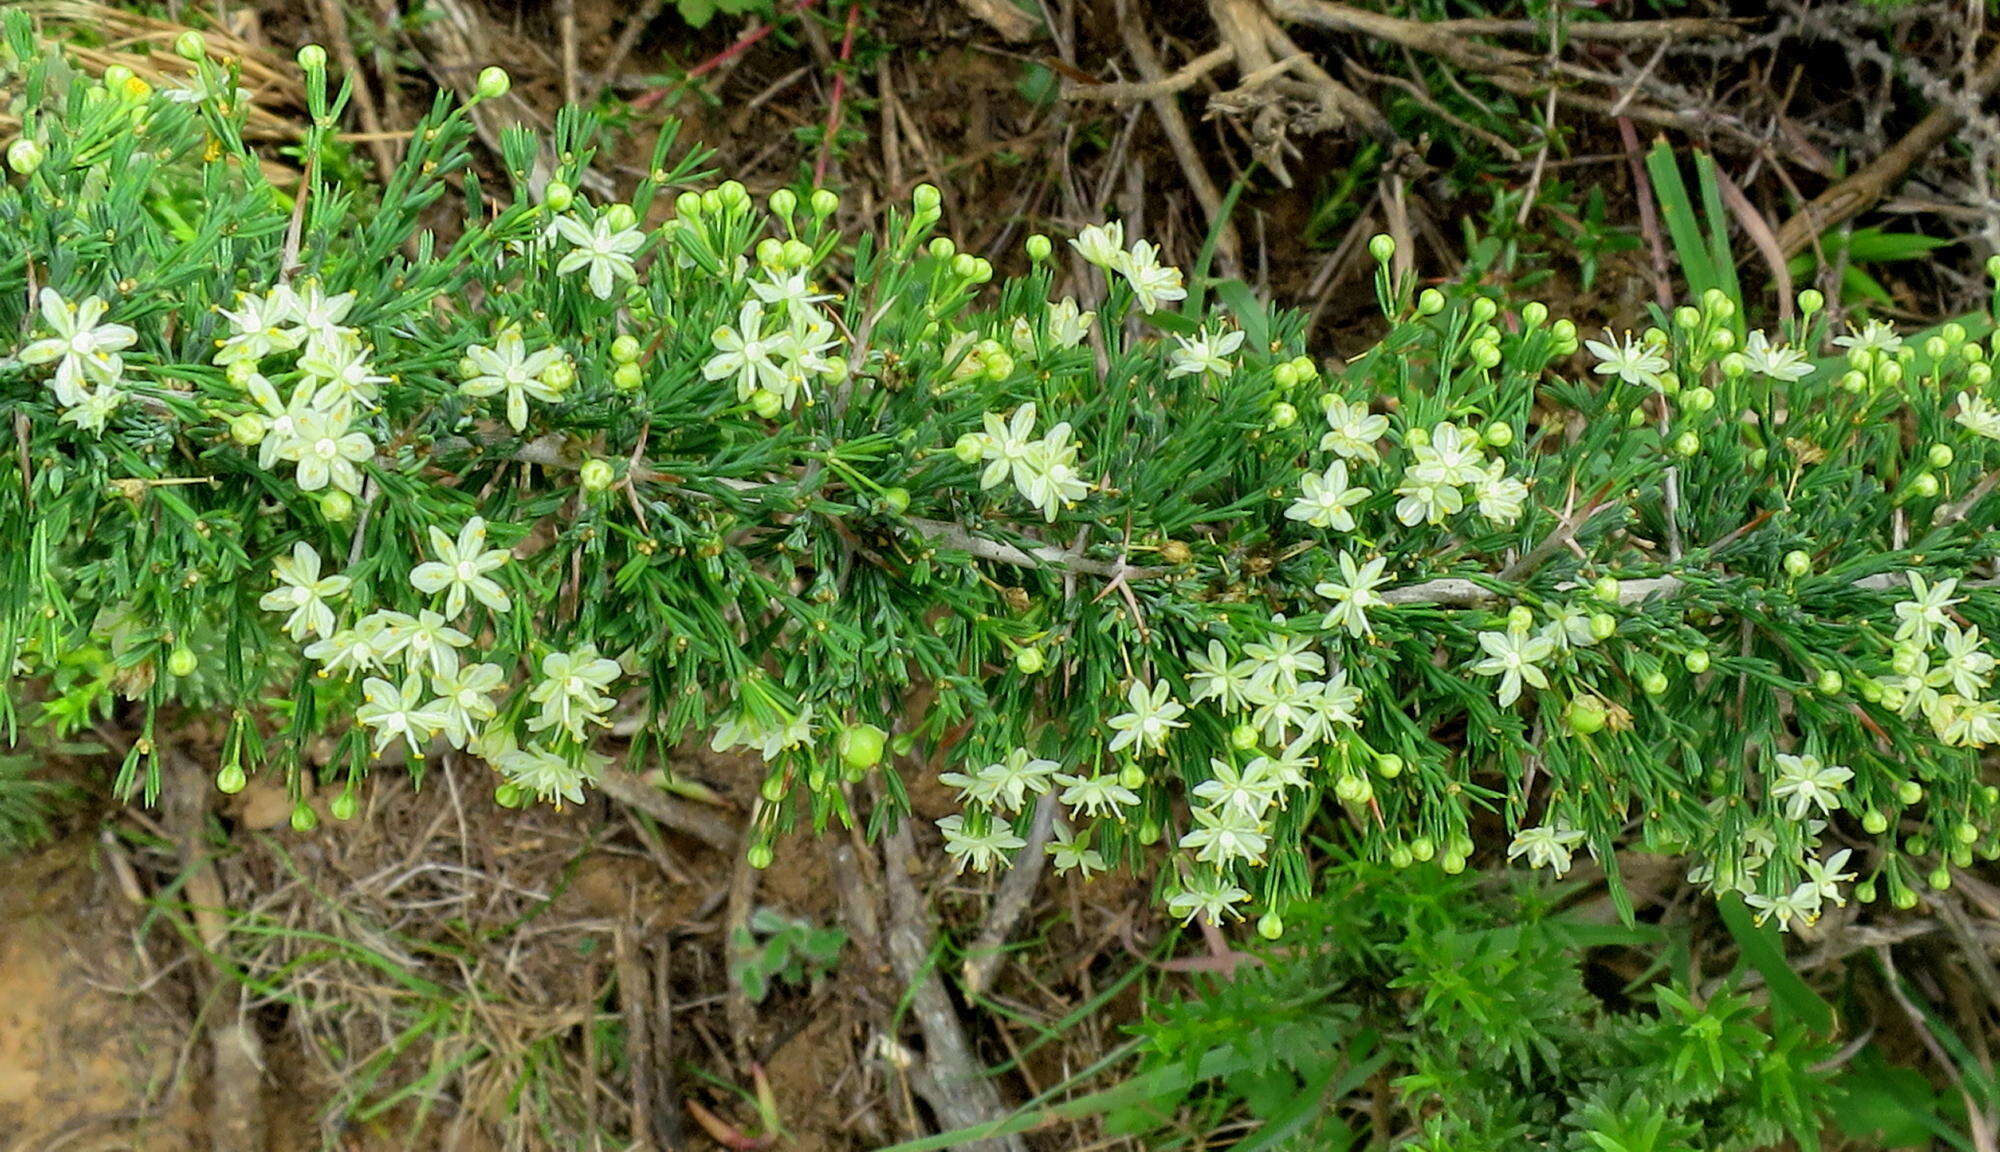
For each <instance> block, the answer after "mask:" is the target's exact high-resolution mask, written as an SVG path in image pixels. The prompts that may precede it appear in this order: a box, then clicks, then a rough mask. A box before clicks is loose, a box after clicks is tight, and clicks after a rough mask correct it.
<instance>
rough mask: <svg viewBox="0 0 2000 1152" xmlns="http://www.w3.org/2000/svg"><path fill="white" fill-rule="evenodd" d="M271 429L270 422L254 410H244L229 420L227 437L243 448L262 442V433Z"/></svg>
mask: <svg viewBox="0 0 2000 1152" xmlns="http://www.w3.org/2000/svg"><path fill="white" fill-rule="evenodd" d="M270 430H271V422H270V421H268V420H266V419H264V418H263V417H262V416H259V415H258V414H257V413H255V412H245V413H243V414H242V415H240V416H236V417H233V418H231V419H230V421H229V438H230V439H231V440H234V441H236V442H237V443H238V444H241V445H243V446H244V447H245V448H248V447H250V446H251V445H253V444H262V443H263V442H264V435H265V434H266V433H267V432H269V431H270Z"/></svg>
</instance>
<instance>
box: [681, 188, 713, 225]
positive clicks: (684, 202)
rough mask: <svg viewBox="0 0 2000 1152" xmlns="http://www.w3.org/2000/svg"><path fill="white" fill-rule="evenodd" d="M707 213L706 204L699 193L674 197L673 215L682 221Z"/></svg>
mask: <svg viewBox="0 0 2000 1152" xmlns="http://www.w3.org/2000/svg"><path fill="white" fill-rule="evenodd" d="M706 211H708V203H707V202H706V201H705V200H703V199H702V194H701V193H699V192H683V193H681V194H680V195H678V196H676V197H674V213H675V215H678V216H680V217H682V218H683V219H689V220H692V219H695V218H697V217H699V216H700V215H701V214H702V213H703V212H706Z"/></svg>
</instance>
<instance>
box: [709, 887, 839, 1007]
mask: <svg viewBox="0 0 2000 1152" xmlns="http://www.w3.org/2000/svg"><path fill="white" fill-rule="evenodd" d="M730 946H731V948H732V949H733V950H734V952H735V953H736V955H737V960H736V962H735V963H734V964H733V965H731V969H732V971H733V972H734V973H735V977H736V982H737V984H739V985H741V986H742V988H743V994H744V995H746V996H748V997H749V998H750V1002H751V1003H753V1004H761V1003H763V1002H764V998H765V997H767V996H769V995H770V994H771V986H772V985H773V984H775V983H776V982H778V981H780V980H782V981H784V982H785V983H787V984H809V983H817V982H819V981H820V980H822V979H824V978H825V977H826V975H827V973H829V972H831V971H833V969H834V967H835V965H837V964H838V963H839V962H840V950H841V949H842V948H845V947H847V933H846V932H844V931H842V930H840V929H839V928H820V927H817V926H815V925H813V924H812V923H810V922H809V921H805V920H799V919H795V918H793V917H790V916H786V915H785V914H784V913H782V912H779V911H777V910H776V909H773V908H759V909H757V910H756V911H755V912H752V913H751V914H750V923H749V924H748V925H746V926H745V927H742V928H739V929H737V930H736V936H735V938H734V939H733V940H731V941H730Z"/></svg>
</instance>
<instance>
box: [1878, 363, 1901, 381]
mask: <svg viewBox="0 0 2000 1152" xmlns="http://www.w3.org/2000/svg"><path fill="white" fill-rule="evenodd" d="M1881 377H1882V383H1884V384H1887V385H1889V386H1891V387H1894V386H1895V385H1897V384H1901V383H1902V382H1903V366H1902V365H1901V364H1898V363H1896V362H1895V361H1894V360H1891V361H1889V362H1888V363H1887V364H1884V365H1882V368H1881Z"/></svg>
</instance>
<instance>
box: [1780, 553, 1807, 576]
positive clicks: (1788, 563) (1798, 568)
mask: <svg viewBox="0 0 2000 1152" xmlns="http://www.w3.org/2000/svg"><path fill="white" fill-rule="evenodd" d="M1784 564H1785V575H1787V576H1790V577H1791V578H1792V579H1794V580H1801V579H1804V578H1805V577H1806V576H1808V575H1810V574H1811V573H1812V568H1813V563H1812V556H1811V554H1809V553H1807V552H1806V551H1805V550H1804V549H1801V548H1794V549H1792V550H1791V551H1790V552H1787V553H1785V560H1784Z"/></svg>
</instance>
